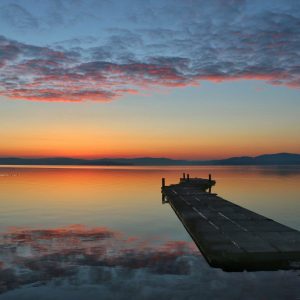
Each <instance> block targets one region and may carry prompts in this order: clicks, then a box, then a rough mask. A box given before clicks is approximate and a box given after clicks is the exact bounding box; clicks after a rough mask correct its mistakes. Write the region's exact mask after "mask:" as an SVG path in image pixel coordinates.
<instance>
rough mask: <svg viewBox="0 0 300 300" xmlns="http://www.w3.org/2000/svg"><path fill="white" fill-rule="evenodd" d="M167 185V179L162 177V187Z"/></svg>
mask: <svg viewBox="0 0 300 300" xmlns="http://www.w3.org/2000/svg"><path fill="white" fill-rule="evenodd" d="M165 186H166V179H165V178H162V179H161V187H165Z"/></svg>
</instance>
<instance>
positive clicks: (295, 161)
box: [0, 153, 300, 166]
mask: <svg viewBox="0 0 300 300" xmlns="http://www.w3.org/2000/svg"><path fill="white" fill-rule="evenodd" d="M0 164H1V165H69V166H180V165H190V166H203V165H228V166H235V165H248V166H251V165H300V154H292V153H277V154H264V155H260V156H256V157H250V156H241V157H230V158H227V159H218V160H177V159H170V158H155V157H140V158H101V159H78V158H67V157H50V158H19V157H2V158H0Z"/></svg>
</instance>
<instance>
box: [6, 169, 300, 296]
mask: <svg viewBox="0 0 300 300" xmlns="http://www.w3.org/2000/svg"><path fill="white" fill-rule="evenodd" d="M182 172H189V173H190V174H191V176H197V177H207V175H208V173H212V174H213V179H216V180H217V185H216V187H214V191H215V192H217V193H218V194H219V195H221V196H222V197H224V198H225V199H229V200H231V201H233V202H235V203H237V204H240V205H242V206H244V207H247V208H249V209H251V210H253V211H255V212H258V213H260V214H263V215H265V216H267V217H269V218H272V219H275V220H276V221H279V222H281V223H283V224H286V225H288V226H291V227H293V228H296V229H298V230H300V217H299V216H300V199H299V194H300V184H299V183H300V169H299V168H295V167H280V168H279V167H92V168H73V167H67V168H53V167H5V166H3V167H0V191H1V193H0V232H1V235H0V292H1V293H0V299H72V300H73V299H96V298H97V299H100V298H101V299H155V298H159V299H300V272H297V271H275V272H250V273H247V272H243V273H226V272H223V271H221V270H219V269H213V268H211V267H209V266H208V265H207V263H206V262H205V260H204V259H203V257H202V256H201V254H200V253H199V251H198V250H197V248H196V247H195V245H194V243H193V241H192V240H191V238H190V237H189V235H188V234H187V233H186V231H185V229H184V228H183V226H182V224H181V223H180V221H179V220H178V219H177V217H176V215H175V213H174V212H173V211H172V209H171V207H170V206H169V205H168V204H164V205H162V203H161V195H160V184H161V177H166V179H167V184H168V183H176V182H177V181H178V178H179V176H180V175H181V173H182Z"/></svg>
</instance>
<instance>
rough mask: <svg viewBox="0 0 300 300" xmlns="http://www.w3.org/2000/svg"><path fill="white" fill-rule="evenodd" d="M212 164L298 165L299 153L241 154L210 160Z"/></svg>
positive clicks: (299, 160)
mask: <svg viewBox="0 0 300 300" xmlns="http://www.w3.org/2000/svg"><path fill="white" fill-rule="evenodd" d="M209 164H213V165H299V164H300V154H292V153H277V154H264V155H259V156H256V157H250V156H241V157H231V158H227V159H221V160H211V161H210V162H209Z"/></svg>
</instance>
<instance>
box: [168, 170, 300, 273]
mask: <svg viewBox="0 0 300 300" xmlns="http://www.w3.org/2000/svg"><path fill="white" fill-rule="evenodd" d="M184 177H185V176H184ZM214 184H215V181H213V180H211V178H210V179H201V178H189V176H187V177H186V178H181V179H180V183H179V184H174V185H170V186H165V185H164V186H163V187H162V194H163V198H165V199H167V201H168V202H169V204H170V205H171V206H172V208H173V210H174V211H175V213H176V214H177V216H178V218H179V219H180V220H181V222H182V224H183V225H184V226H185V228H186V229H187V231H188V232H189V234H190V235H191V237H192V238H193V240H194V241H195V243H196V245H197V246H198V248H199V249H200V251H201V252H202V254H203V255H204V257H205V258H206V260H207V261H208V263H209V264H210V265H211V266H213V267H218V268H222V269H223V270H226V271H242V270H277V269H300V232H299V231H297V230H295V229H292V228H290V227H288V226H285V225H282V224H280V223H278V222H275V221H273V220H271V219H269V218H266V217H264V216H261V215H259V214H257V213H255V212H252V211H250V210H248V209H245V208H243V207H241V206H238V205H236V204H234V203H232V202H230V201H227V200H225V199H223V198H221V197H219V196H218V195H217V194H212V193H208V192H206V190H207V189H210V187H211V186H212V185H214Z"/></svg>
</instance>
